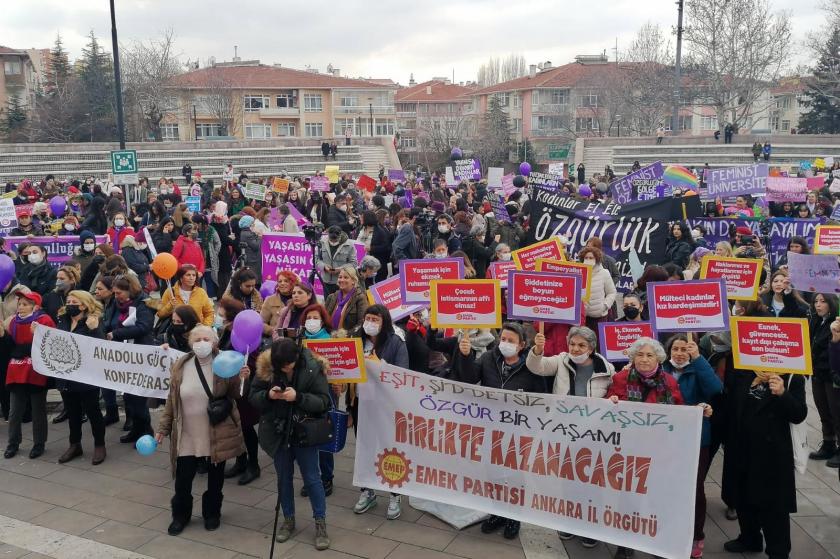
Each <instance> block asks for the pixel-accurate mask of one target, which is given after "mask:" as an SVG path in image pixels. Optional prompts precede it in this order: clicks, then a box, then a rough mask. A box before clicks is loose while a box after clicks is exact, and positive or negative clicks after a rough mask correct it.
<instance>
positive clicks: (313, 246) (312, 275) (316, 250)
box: [306, 239, 326, 298]
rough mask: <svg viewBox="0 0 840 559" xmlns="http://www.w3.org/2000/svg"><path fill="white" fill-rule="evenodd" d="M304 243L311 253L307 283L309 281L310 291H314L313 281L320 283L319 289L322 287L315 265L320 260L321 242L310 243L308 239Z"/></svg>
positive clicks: (322, 281)
mask: <svg viewBox="0 0 840 559" xmlns="http://www.w3.org/2000/svg"><path fill="white" fill-rule="evenodd" d="M306 242H308V243H309V249H310V250H311V251H312V269H311V270H310V271H309V277H308V278H307V281H309V285H311V286H312V289H315V279H316V278H317V279H318V281H320V282H321V287H324V278H322V277H321V273H320V272H319V271H318V268H317V267H316V265H315V264H316V262H318V260H320V258H321V254H322V251H323V249H322V248H321V242H320V241H310V240H309V239H307V241H306ZM325 298H326V297H325Z"/></svg>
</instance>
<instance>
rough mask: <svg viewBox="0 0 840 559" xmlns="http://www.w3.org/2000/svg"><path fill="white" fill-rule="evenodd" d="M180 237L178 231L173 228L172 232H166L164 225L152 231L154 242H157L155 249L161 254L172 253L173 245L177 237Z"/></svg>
mask: <svg viewBox="0 0 840 559" xmlns="http://www.w3.org/2000/svg"><path fill="white" fill-rule="evenodd" d="M177 238H178V235H177V233H175V230H174V229H173V230H172V232H171V233H164V232H163V227H159V228H158V230H157V231H154V232H153V233H152V242H153V243H154V244H155V250H156V251H157V252H158V254H160V253H161V252H169V253H172V247H173V246H174V244H175V239H177Z"/></svg>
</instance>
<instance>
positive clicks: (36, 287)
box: [17, 245, 58, 297]
mask: <svg viewBox="0 0 840 559" xmlns="http://www.w3.org/2000/svg"><path fill="white" fill-rule="evenodd" d="M20 257H21V261H22V262H23V265H22V266H20V268H18V270H17V282H18V283H20V284H21V285H25V286H26V287H28V288H29V289H31V290H32V291H34V292H35V293H37V294H39V295H40V296H41V297H43V296H44V295H46V294H47V293H49V292H50V291H52V290H53V289H55V281H56V278H57V275H58V271H57V270H56V269H55V268H53V267H52V266H51V265H50V263H49V262H47V252H46V250H44V247H42V246H40V245H29V246H26V247H25V248H21V250H20Z"/></svg>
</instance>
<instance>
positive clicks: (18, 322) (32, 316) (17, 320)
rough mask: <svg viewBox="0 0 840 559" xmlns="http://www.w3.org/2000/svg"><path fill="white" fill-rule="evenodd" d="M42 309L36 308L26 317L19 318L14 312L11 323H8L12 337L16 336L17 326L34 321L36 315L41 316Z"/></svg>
mask: <svg viewBox="0 0 840 559" xmlns="http://www.w3.org/2000/svg"><path fill="white" fill-rule="evenodd" d="M43 315H44V311H42V310H40V309H37V310H35V311H34V312H33V313H32V314H30V315H29V316H27V317H26V318H21V317H20V316H18V314H17V313H15V317H14V318H13V319H12V323H11V324H10V325H9V333H10V334H11V335H12V339H15V338H16V337H17V329H18V326H26V325H27V324H32V323H33V322H35V321H36V320H37V319H38V317H40V316H43Z"/></svg>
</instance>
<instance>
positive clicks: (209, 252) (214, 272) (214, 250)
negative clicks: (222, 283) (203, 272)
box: [198, 226, 222, 285]
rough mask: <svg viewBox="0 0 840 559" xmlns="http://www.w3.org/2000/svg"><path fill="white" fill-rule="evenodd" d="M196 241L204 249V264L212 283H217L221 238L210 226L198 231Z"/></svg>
mask: <svg viewBox="0 0 840 559" xmlns="http://www.w3.org/2000/svg"><path fill="white" fill-rule="evenodd" d="M198 241H199V242H200V243H201V247H202V248H203V249H204V265H205V267H206V268H207V269H208V270H209V271H210V278H211V279H212V280H213V283H215V284H217V285H218V283H219V255H220V254H221V251H222V240H221V239H220V238H219V234H218V233H217V232H216V230H215V229H213V228H212V227H209V226H208V227H207V230H206V231H199V232H198Z"/></svg>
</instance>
